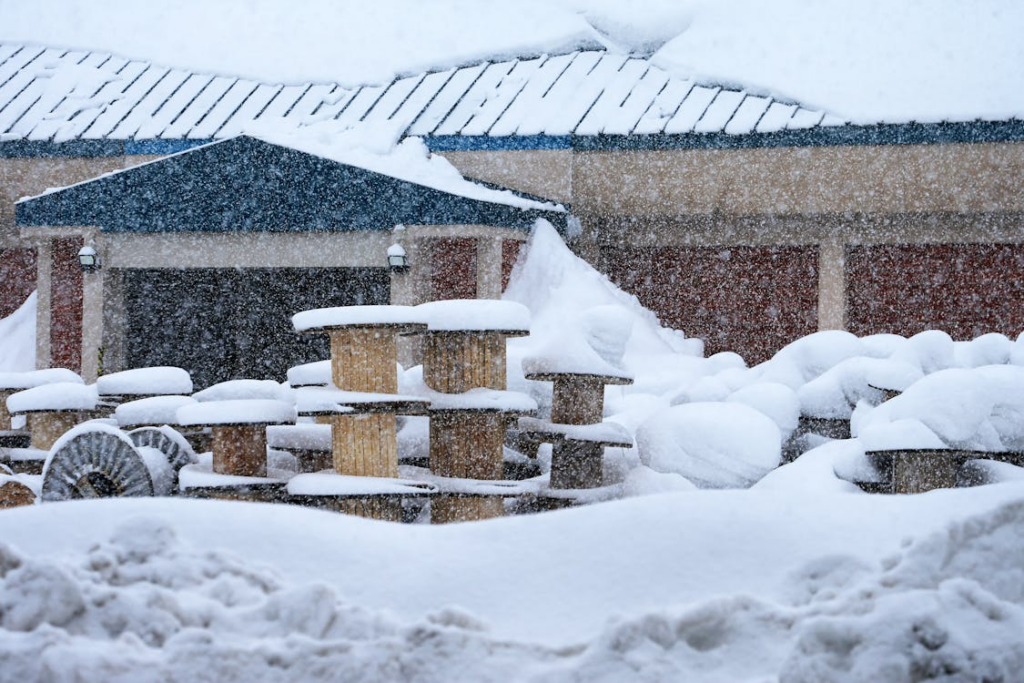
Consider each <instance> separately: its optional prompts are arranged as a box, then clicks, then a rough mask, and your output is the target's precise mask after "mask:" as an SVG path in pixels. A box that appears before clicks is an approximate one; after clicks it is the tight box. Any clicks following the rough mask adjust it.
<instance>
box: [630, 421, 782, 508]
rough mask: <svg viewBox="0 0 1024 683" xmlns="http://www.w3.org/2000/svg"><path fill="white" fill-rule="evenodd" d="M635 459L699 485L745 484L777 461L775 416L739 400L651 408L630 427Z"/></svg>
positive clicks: (773, 466) (778, 451) (779, 443)
mask: <svg viewBox="0 0 1024 683" xmlns="http://www.w3.org/2000/svg"><path fill="white" fill-rule="evenodd" d="M636 439H637V445H638V447H639V449H640V459H641V460H642V461H643V463H644V464H645V465H647V466H648V467H650V468H651V469H653V470H655V471H658V472H663V473H666V474H680V475H682V476H683V477H685V478H686V479H688V480H689V481H691V482H693V483H694V484H696V485H697V486H700V487H701V488H745V487H747V486H750V485H751V484H753V483H754V482H756V481H757V480H758V479H760V478H761V477H763V476H764V475H766V474H767V473H768V472H770V471H771V470H773V469H774V468H775V467H777V466H778V464H779V460H780V458H781V446H782V440H781V436H780V434H779V428H778V427H777V426H776V425H775V422H774V421H772V420H771V419H770V418H768V417H766V416H765V415H764V414H763V413H761V412H759V411H757V410H754V409H753V408H750V407H748V406H745V405H742V404H739V403H726V404H718V403H688V404H685V405H680V406H674V407H672V408H668V409H667V410H665V411H662V412H659V413H655V414H654V415H653V416H652V417H651V418H650V419H649V420H647V421H646V422H644V423H643V424H642V425H641V426H640V428H639V429H638V430H637V432H636Z"/></svg>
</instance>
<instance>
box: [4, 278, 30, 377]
mask: <svg viewBox="0 0 1024 683" xmlns="http://www.w3.org/2000/svg"><path fill="white" fill-rule="evenodd" d="M35 367H36V293H35V292H32V293H31V294H29V296H28V298H27V299H25V303H23V304H22V305H21V306H19V307H18V310H16V311H15V312H14V313H11V314H10V315H9V316H7V317H6V318H4V319H2V320H0V376H3V375H4V374H6V373H8V372H11V373H14V372H24V371H27V370H32V369H34V368H35ZM0 386H6V385H4V384H2V383H0ZM15 388H19V389H21V388H25V389H27V388H28V387H15Z"/></svg>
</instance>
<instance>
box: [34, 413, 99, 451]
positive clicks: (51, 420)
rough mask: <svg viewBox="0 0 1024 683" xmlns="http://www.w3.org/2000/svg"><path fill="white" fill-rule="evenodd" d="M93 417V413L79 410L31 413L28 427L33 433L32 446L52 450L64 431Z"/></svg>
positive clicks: (42, 449)
mask: <svg viewBox="0 0 1024 683" xmlns="http://www.w3.org/2000/svg"><path fill="white" fill-rule="evenodd" d="M93 417H94V415H93V414H92V413H86V412H79V411H52V412H50V411H47V412H39V413H29V415H28V428H29V431H30V432H31V433H32V448H38V449H39V450H41V451H48V450H50V449H51V448H53V444H55V443H56V442H57V439H59V438H60V437H61V436H62V435H63V434H64V432H66V431H68V430H69V429H71V428H72V427H74V426H76V425H78V424H81V423H82V422H85V421H86V420H90V419H92V418H93Z"/></svg>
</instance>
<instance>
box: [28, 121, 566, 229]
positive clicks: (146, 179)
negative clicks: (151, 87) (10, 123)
mask: <svg viewBox="0 0 1024 683" xmlns="http://www.w3.org/2000/svg"><path fill="white" fill-rule="evenodd" d="M508 192H509V193H511V195H510V198H514V199H521V200H527V201H526V202H519V203H524V204H528V205H530V206H531V207H539V206H541V205H539V204H537V203H536V201H535V200H536V199H537V198H534V197H530V196H529V195H524V194H522V193H513V192H512V191H508ZM549 206H551V209H550V210H546V209H544V208H522V207H520V206H513V205H511V203H507V202H506V203H502V202H499V201H487V200H482V199H475V198H471V197H466V196H462V195H459V194H455V193H452V192H447V191H444V190H441V189H437V188H433V187H427V186H424V185H420V184H417V183H413V182H410V181H407V180H402V179H399V178H395V177H392V176H388V175H384V174H382V173H375V172H373V171H369V170H366V169H362V168H358V167H356V166H351V165H347V164H343V163H340V162H337V161H332V160H330V159H325V158H323V157H319V156H316V155H313V154H308V153H306V152H301V151H298V150H295V149H291V148H288V147H283V146H280V145H275V144H272V143H269V142H265V141H263V140H259V139H256V138H252V137H248V136H238V137H235V138H232V139H229V140H224V141H220V142H216V143H212V144H209V145H205V146H202V147H198V148H196V149H192V150H189V151H187V152H182V153H180V154H176V155H173V156H169V157H166V158H163V159H158V160H156V161H152V162H150V163H147V164H141V165H139V166H134V167H131V168H128V169H125V170H123V171H118V172H115V173H110V174H107V175H103V176H100V177H98V178H95V179H93V180H89V181H86V182H83V183H78V184H76V185H71V186H69V187H66V188H63V189H60V190H53V191H50V192H47V193H45V194H42V195H39V196H37V197H31V198H28V199H23V200H21V201H19V202H18V203H17V204H16V205H15V211H16V223H17V224H18V225H20V226H57V225H76V226H77V225H96V226H99V227H100V229H101V230H102V231H103V232H193V231H194V232H229V231H256V232H262V231H265V232H298V231H347V230H391V229H392V228H393V227H394V226H395V225H397V224H400V223H401V224H410V225H493V226H498V227H508V228H518V229H529V228H530V227H532V225H533V224H534V222H535V221H536V219H537V218H544V219H546V220H548V221H550V222H551V223H552V224H553V225H555V226H556V227H558V228H559V229H560V230H564V229H565V228H566V221H567V220H568V213H567V212H566V211H565V210H564V209H561V207H555V206H554V205H549Z"/></svg>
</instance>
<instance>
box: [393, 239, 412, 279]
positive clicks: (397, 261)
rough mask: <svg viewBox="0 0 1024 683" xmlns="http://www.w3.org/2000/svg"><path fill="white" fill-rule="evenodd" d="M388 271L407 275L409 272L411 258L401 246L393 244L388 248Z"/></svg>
mask: <svg viewBox="0 0 1024 683" xmlns="http://www.w3.org/2000/svg"><path fill="white" fill-rule="evenodd" d="M388 269H389V270H390V271H391V272H392V273H405V272H407V271H408V270H409V257H408V256H406V254H405V249H403V248H402V245H401V244H397V243H396V244H392V245H391V246H390V247H388Z"/></svg>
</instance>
